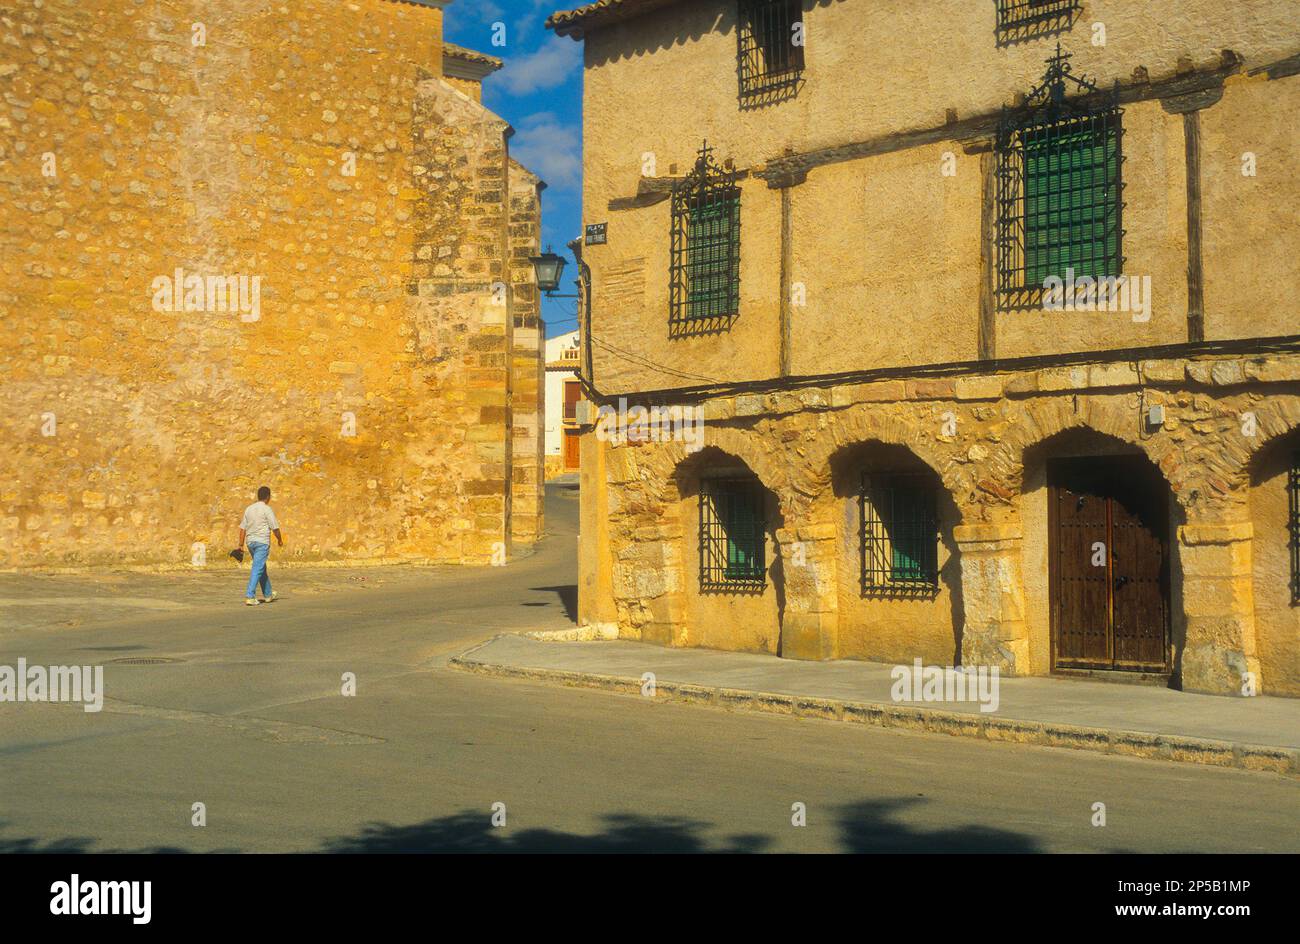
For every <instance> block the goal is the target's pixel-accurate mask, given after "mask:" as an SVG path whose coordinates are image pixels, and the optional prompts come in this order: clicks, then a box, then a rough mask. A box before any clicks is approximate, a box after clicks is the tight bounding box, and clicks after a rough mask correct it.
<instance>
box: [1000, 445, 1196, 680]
mask: <svg viewBox="0 0 1300 944" xmlns="http://www.w3.org/2000/svg"><path fill="white" fill-rule="evenodd" d="M1108 425H1109V426H1110V429H1111V430H1112V431H1105V430H1099V429H1097V428H1096V427H1095V426H1093V425H1092V424H1091V423H1073V424H1069V425H1066V426H1065V427H1064V428H1062V429H1059V430H1056V431H1055V432H1052V433H1050V434H1048V435H1045V436H1043V437H1041V438H1038V439H1036V441H1034V442H1032V443H1030V444H1028V445H1027V446H1025V447H1024V448H1023V450H1022V452H1021V454H1020V456H1021V463H1022V464H1021V467H1020V475H1019V486H1020V492H1019V494H1018V496H1017V507H1018V518H1019V522H1020V527H1021V530H1022V534H1023V541H1022V542H1021V546H1020V553H1019V563H1020V569H1021V573H1022V575H1023V580H1024V612H1025V621H1026V642H1027V646H1028V650H1027V657H1028V661H1029V665H1030V671H1031V673H1032V674H1039V675H1041V674H1047V673H1049V672H1050V671H1052V664H1051V647H1052V635H1051V632H1052V628H1051V620H1052V616H1051V614H1052V612H1053V611H1052V608H1051V592H1050V587H1049V583H1048V575H1049V573H1050V566H1051V565H1050V563H1049V548H1050V546H1051V541H1052V535H1051V529H1050V527H1049V520H1050V513H1049V504H1050V503H1049V492H1050V490H1049V477H1048V464H1049V462H1050V461H1052V460H1053V459H1070V458H1076V457H1077V458H1085V459H1094V458H1101V459H1104V458H1106V457H1122V456H1133V457H1137V458H1139V459H1140V460H1142V469H1143V470H1145V471H1143V472H1142V473H1141V475H1139V476H1137V480H1138V481H1140V480H1141V478H1142V476H1149V477H1150V479H1149V486H1145V487H1148V488H1149V490H1150V493H1151V495H1152V497H1153V499H1156V498H1158V501H1159V504H1153V503H1152V502H1145V503H1141V505H1142V507H1143V508H1146V509H1148V511H1149V514H1150V515H1151V520H1152V522H1153V525H1154V524H1155V523H1156V522H1159V527H1153V530H1155V531H1156V533H1158V534H1159V535H1160V536H1161V537H1162V539H1163V543H1164V546H1165V549H1166V551H1167V555H1168V556H1167V560H1168V583H1167V584H1166V586H1165V588H1164V589H1165V593H1166V605H1167V618H1168V623H1167V626H1166V633H1167V637H1166V638H1167V642H1168V644H1169V645H1171V646H1172V655H1171V654H1170V650H1168V649H1166V658H1167V659H1168V660H1169V667H1170V669H1171V670H1172V671H1174V672H1175V673H1176V671H1177V668H1178V664H1179V659H1180V657H1181V653H1182V651H1183V649H1184V648H1185V644H1186V620H1185V618H1184V614H1183V608H1182V600H1183V596H1184V587H1183V584H1184V581H1183V566H1182V559H1181V554H1180V543H1179V540H1178V537H1179V534H1180V533H1181V529H1182V526H1183V525H1184V524H1185V523H1186V520H1187V514H1186V507H1185V506H1184V504H1182V503H1180V502H1179V501H1178V500H1177V499H1178V492H1177V489H1176V488H1175V486H1174V483H1173V481H1171V477H1170V475H1169V474H1168V471H1167V469H1166V468H1164V467H1162V464H1161V463H1160V462H1159V461H1158V460H1157V459H1156V457H1155V456H1153V455H1152V452H1153V450H1151V449H1148V448H1145V445H1146V444H1144V443H1143V442H1141V441H1139V440H1138V439H1137V437H1133V436H1120V435H1115V433H1114V432H1113V431H1114V430H1116V429H1118V428H1119V427H1118V424H1116V423H1114V422H1112V423H1110V424H1108ZM1121 431H1122V430H1121ZM1161 454H1162V453H1161V452H1159V451H1157V452H1156V455H1161ZM1164 454H1168V453H1164ZM1111 481H1122V479H1118V478H1112V479H1111ZM1144 517H1145V515H1144Z"/></svg>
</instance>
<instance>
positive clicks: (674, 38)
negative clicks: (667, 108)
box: [586, 0, 844, 68]
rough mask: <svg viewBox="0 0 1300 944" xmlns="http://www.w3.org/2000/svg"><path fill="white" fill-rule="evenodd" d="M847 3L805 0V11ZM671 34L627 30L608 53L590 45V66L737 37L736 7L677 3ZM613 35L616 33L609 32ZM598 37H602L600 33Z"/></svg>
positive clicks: (588, 43)
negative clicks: (713, 35) (718, 35)
mask: <svg viewBox="0 0 1300 944" xmlns="http://www.w3.org/2000/svg"><path fill="white" fill-rule="evenodd" d="M843 2H844V0H803V8H804V10H805V11H807V10H811V9H813V8H814V7H828V6H832V5H834V4H837V3H843ZM669 19H671V23H672V28H673V31H672V35H668V34H667V30H666V29H660V30H639V31H638V30H626V31H623V36H622V37H621V38H622V42H620V43H618V44H617V45H615V44H613V43H610V44H608V45H609V47H610V48H609V49H608V50H607V51H604V52H602V51H600V49H599V47H597V45H596V44H595V43H592V42H587V43H586V48H587V66H588V67H589V68H590V67H592V66H600V65H606V64H607V63H609V62H613V61H617V60H619V59H631V58H632V57H633V56H643V55H645V54H646V53H651V52H658V51H659V50H663V49H668V48H670V47H672V46H684V45H685V44H686V43H688V42H694V41H696V40H698V39H700V38H701V37H703V36H707V35H709V34H710V33H723V34H729V35H734V34H735V32H736V5H735V4H734V3H732V4H717V5H715V4H706V3H699V4H686V3H682V4H676V5H675V7H674V9H673V11H672V14H671V17H670V18H669V17H661V20H664V21H667V20H669ZM609 34H610V35H613V31H612V30H611V31H609ZM598 35H599V34H598Z"/></svg>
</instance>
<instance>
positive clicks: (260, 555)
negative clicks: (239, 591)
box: [244, 541, 271, 600]
mask: <svg viewBox="0 0 1300 944" xmlns="http://www.w3.org/2000/svg"><path fill="white" fill-rule="evenodd" d="M248 553H250V554H252V555H253V572H252V573H250V574H249V575H248V591H247V592H246V593H245V594H244V596H246V597H248V599H250V600H251V599H253V595H254V594H255V593H256V591H257V586H258V584H261V585H262V596H264V597H269V596H270V595H271V577H270V575H268V574H267V572H266V558H267V555H268V554H270V553H271V545H269V544H254V543H253V542H252V541H249V542H248Z"/></svg>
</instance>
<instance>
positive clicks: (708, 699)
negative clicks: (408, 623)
mask: <svg viewBox="0 0 1300 944" xmlns="http://www.w3.org/2000/svg"><path fill="white" fill-rule="evenodd" d="M491 641H492V640H487V641H486V642H484V643H481V644H480V645H478V646H475V647H474V648H473V649H470V650H468V651H466V652H464V653H462V654H461V655H459V656H455V657H454V658H452V659H451V660H449V661H448V663H447V665H449V666H451V667H452V668H455V669H460V670H461V671H464V672H473V673H476V674H478V675H488V676H493V677H496V678H518V679H528V680H530V681H537V682H557V683H559V684H561V685H566V686H569V687H571V688H590V689H596V690H598V691H605V692H615V693H618V694H622V695H638V696H640V695H641V681H640V679H635V678H629V677H627V676H621V675H597V674H594V673H588V672H570V671H567V670H564V669H534V668H526V667H523V666H513V665H499V664H495V663H490V662H481V661H479V660H477V659H471V658H468V656H470V655H471V654H472V653H474V652H476V651H477V650H479V649H481V648H483V647H484V646H486V645H488V643H490V642H491ZM654 699H655V700H656V701H669V702H676V703H679V704H689V705H709V706H713V707H717V708H725V709H728V710H730V711H758V712H765V713H768V714H781V715H790V716H792V717H796V718H817V719H821V720H824V721H841V722H849V723H853V724H869V725H874V726H876V727H881V728H901V729H903V730H908V731H922V732H926V733H930V734H949V735H952V736H954V737H969V738H979V739H983V740H986V741H1011V742H1015V743H1019V744H1037V745H1041V746H1044V747H1064V748H1070V749H1073V750H1081V751H1093V752H1096V753H1103V754H1122V755H1125V756H1128V757H1143V758H1147V759H1149V760H1165V761H1173V762H1175V763H1184V764H1203V765H1207V766H1211V767H1231V768H1236V769H1238V770H1253V771H1268V772H1271V773H1277V774H1282V775H1284V776H1288V777H1297V778H1300V750H1297V749H1295V748H1287V747H1269V746H1266V745H1261V744H1238V743H1233V742H1231V741H1218V740H1214V739H1212V738H1196V737H1185V736H1183V735H1170V734H1151V733H1149V732H1144V731H1113V730H1110V729H1107V728H1087V727H1082V726H1080V725H1073V724H1058V723H1054V722H1045V721H1022V720H1017V719H1012V718H993V717H988V716H985V715H971V714H960V713H957V712H951V711H940V710H936V709H931V708H915V707H912V706H910V705H895V704H886V703H881V702H852V701H842V700H839V699H832V698H813V697H809V696H804V695H783V694H778V693H775V692H756V691H750V690H748V689H734V688H711V687H709V686H706V685H690V684H687V683H683V682H658V683H656V685H655V695H654Z"/></svg>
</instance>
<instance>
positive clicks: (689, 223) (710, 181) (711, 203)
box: [668, 143, 740, 337]
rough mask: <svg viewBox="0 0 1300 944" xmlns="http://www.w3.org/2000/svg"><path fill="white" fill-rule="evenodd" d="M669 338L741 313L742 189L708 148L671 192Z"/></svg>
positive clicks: (718, 325)
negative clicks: (715, 159) (714, 158)
mask: <svg viewBox="0 0 1300 944" xmlns="http://www.w3.org/2000/svg"><path fill="white" fill-rule="evenodd" d="M670 246H671V248H670V260H669V293H668V300H669V312H668V325H669V335H670V336H672V337H679V336H682V335H688V334H701V333H709V332H712V331H719V330H723V329H725V328H727V327H729V326H730V324H731V321H732V319H734V318H735V317H736V316H737V314H739V312H740V188H739V187H738V186H736V174H735V172H734V171H731V170H728V169H726V168H723V167H720V166H719V165H718V164H717V163H716V162H715V161H714V160H713V156H712V149H711V148H710V147H709V146H708V144H707V143H706V144H704V146H703V147H701V148H700V152H699V156H698V157H697V159H696V162H695V167H694V168H693V169H692V171H691V173H690V174H688V175H687V176H686V177H685V178H684V179H683V180H682V181H681V183H679V184H678V185H677V186H676V187H675V188H674V189H673V200H672V231H671V243H670Z"/></svg>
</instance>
